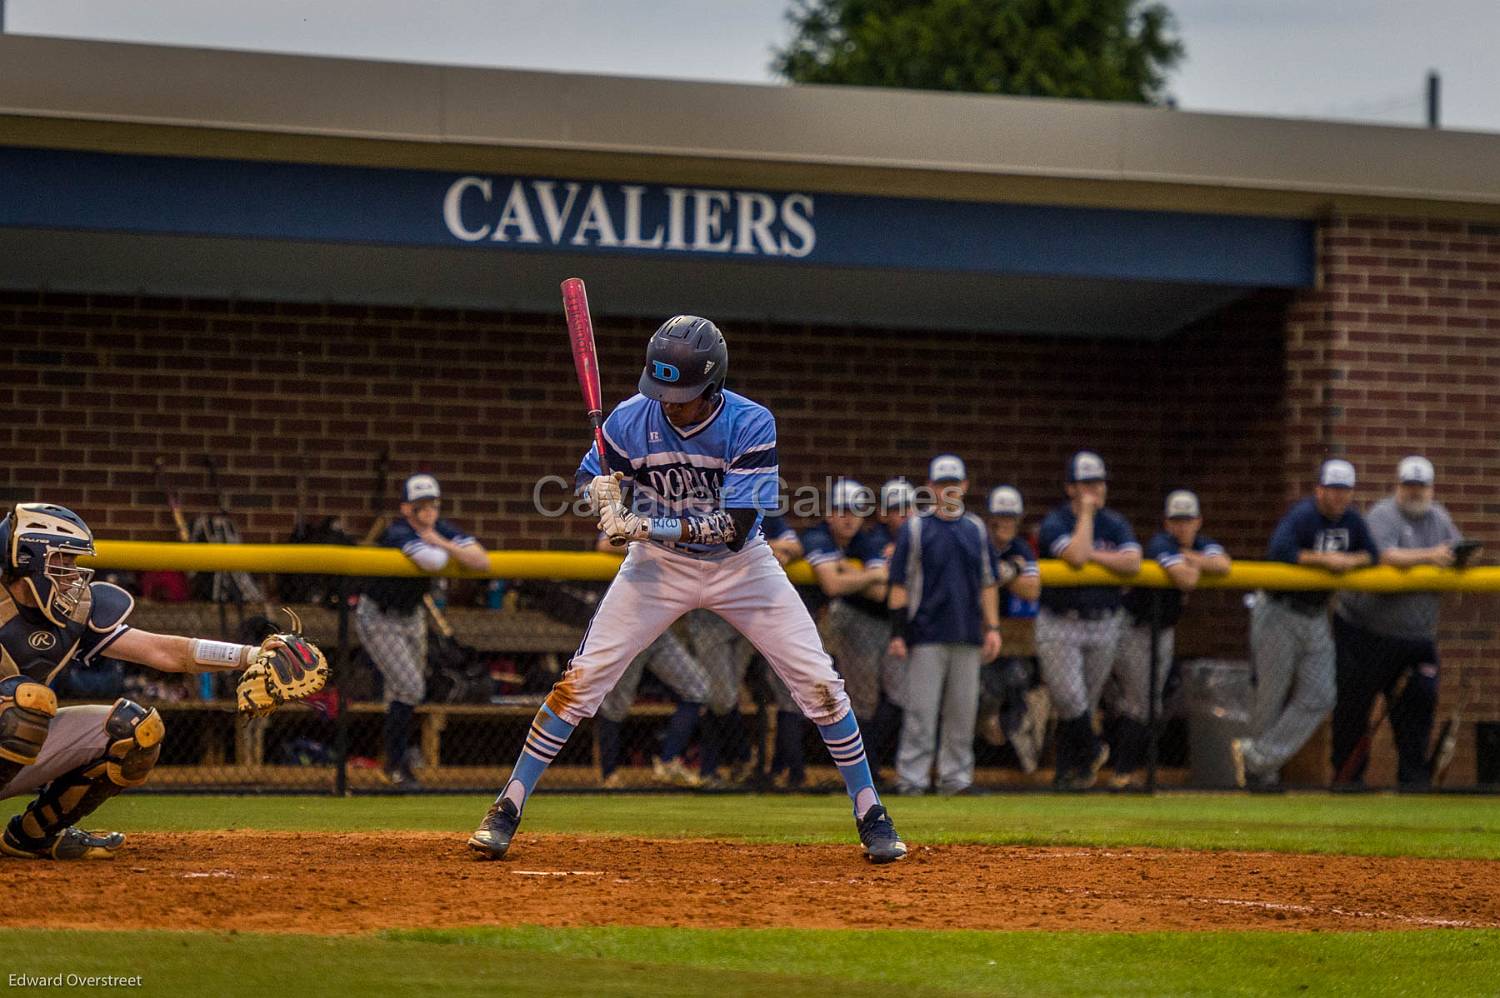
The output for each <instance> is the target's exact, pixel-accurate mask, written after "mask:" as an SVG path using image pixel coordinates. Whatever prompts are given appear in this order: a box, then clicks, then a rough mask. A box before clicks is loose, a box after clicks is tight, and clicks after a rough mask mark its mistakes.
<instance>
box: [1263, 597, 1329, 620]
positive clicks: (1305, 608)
mask: <svg viewBox="0 0 1500 998" xmlns="http://www.w3.org/2000/svg"><path fill="white" fill-rule="evenodd" d="M1266 597H1267V598H1268V599H1270V600H1271V601H1272V602H1275V603H1280V604H1281V605H1282V606H1284V607H1286V608H1287V609H1288V610H1290V611H1292V612H1293V613H1300V614H1301V615H1302V616H1304V617H1321V616H1323V615H1324V614H1325V613H1327V612H1328V601H1327V600H1324V601H1323V602H1322V603H1307V602H1304V601H1302V600H1299V599H1296V598H1295V597H1293V596H1290V595H1288V594H1286V593H1280V592H1276V593H1266Z"/></svg>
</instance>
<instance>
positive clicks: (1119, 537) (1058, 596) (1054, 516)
mask: <svg viewBox="0 0 1500 998" xmlns="http://www.w3.org/2000/svg"><path fill="white" fill-rule="evenodd" d="M1077 524H1078V518H1077V517H1076V516H1074V515H1073V507H1072V506H1070V505H1069V504H1068V503H1062V504H1061V505H1059V506H1055V507H1053V508H1052V510H1050V511H1049V512H1048V513H1047V517H1046V519H1044V520H1042V532H1041V536H1040V542H1041V545H1042V550H1044V551H1046V552H1047V553H1048V554H1050V555H1051V556H1052V557H1054V558H1056V557H1057V556H1058V555H1059V554H1060V553H1061V552H1062V549H1063V548H1065V547H1067V546H1068V543H1069V542H1070V541H1071V540H1072V539H1073V528H1074V527H1075V526H1077ZM1094 547H1095V548H1097V549H1098V550H1100V551H1129V550H1131V549H1135V550H1137V551H1139V550H1140V548H1141V545H1140V544H1139V543H1138V542H1137V541H1136V539H1135V532H1134V531H1132V530H1131V529H1130V524H1129V523H1127V522H1126V520H1125V518H1124V517H1123V516H1121V515H1120V514H1119V513H1116V512H1115V511H1114V510H1112V509H1100V510H1095V511H1094ZM1041 602H1042V606H1044V607H1046V608H1047V609H1048V610H1052V611H1054V612H1057V613H1066V612H1068V611H1069V610H1078V611H1082V612H1085V613H1094V612H1100V611H1106V610H1113V609H1115V608H1117V607H1118V606H1119V605H1120V587H1119V586H1069V587H1067V588H1062V587H1053V588H1049V589H1043V590H1042V600H1041Z"/></svg>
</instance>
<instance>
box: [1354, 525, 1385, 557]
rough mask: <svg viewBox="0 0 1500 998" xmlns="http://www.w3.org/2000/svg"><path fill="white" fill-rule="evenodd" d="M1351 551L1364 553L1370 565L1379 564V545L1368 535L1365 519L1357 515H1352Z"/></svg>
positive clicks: (1368, 529) (1371, 535)
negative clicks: (1352, 545)
mask: <svg viewBox="0 0 1500 998" xmlns="http://www.w3.org/2000/svg"><path fill="white" fill-rule="evenodd" d="M1352 533H1353V535H1354V547H1353V550H1356V551H1365V552H1367V553H1368V554H1369V555H1370V562H1371V564H1375V565H1378V564H1380V547H1381V546H1380V545H1379V544H1377V543H1376V542H1375V537H1374V535H1373V534H1371V533H1370V527H1369V525H1368V524H1366V523H1365V518H1364V517H1362V516H1360V515H1359V514H1358V513H1355V514H1354V528H1353V530H1352Z"/></svg>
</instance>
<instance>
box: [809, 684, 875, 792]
mask: <svg viewBox="0 0 1500 998" xmlns="http://www.w3.org/2000/svg"><path fill="white" fill-rule="evenodd" d="M818 734H820V735H822V736H823V744H824V745H827V746H828V754H829V755H831V756H833V762H834V764H835V765H836V766H838V767H839V775H840V776H842V777H843V778H844V786H845V788H846V789H848V791H849V799H850V800H852V801H854V817H856V818H863V817H864V816H865V812H867V811H869V810H870V808H872V807H874V806H875V805H876V804H879V803H880V795H879V794H877V793H876V792H875V780H874V779H873V778H872V777H871V776H870V760H868V759H866V758H865V741H864V739H863V738H861V737H860V734H859V723H858V722H857V721H855V720H854V711H852V710H851V711H850V712H849V713H847V714H845V715H844V716H843V718H842V719H841V720H838V721H834V722H833V723H832V724H820V725H818Z"/></svg>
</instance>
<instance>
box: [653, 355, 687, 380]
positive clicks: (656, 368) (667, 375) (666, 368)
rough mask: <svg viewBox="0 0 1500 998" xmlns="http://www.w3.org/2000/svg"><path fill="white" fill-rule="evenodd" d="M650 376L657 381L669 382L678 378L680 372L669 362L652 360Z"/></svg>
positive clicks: (680, 374)
mask: <svg viewBox="0 0 1500 998" xmlns="http://www.w3.org/2000/svg"><path fill="white" fill-rule="evenodd" d="M651 376H652V377H653V378H655V379H656V380H657V381H666V382H668V383H670V382H673V381H677V380H678V379H680V378H681V377H682V372H681V371H679V370H678V369H677V368H676V367H674V366H672V365H671V364H667V363H663V362H662V361H659V360H653V361H652V362H651Z"/></svg>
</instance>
